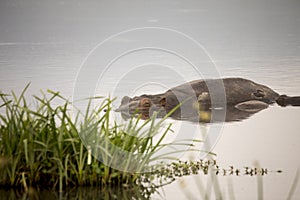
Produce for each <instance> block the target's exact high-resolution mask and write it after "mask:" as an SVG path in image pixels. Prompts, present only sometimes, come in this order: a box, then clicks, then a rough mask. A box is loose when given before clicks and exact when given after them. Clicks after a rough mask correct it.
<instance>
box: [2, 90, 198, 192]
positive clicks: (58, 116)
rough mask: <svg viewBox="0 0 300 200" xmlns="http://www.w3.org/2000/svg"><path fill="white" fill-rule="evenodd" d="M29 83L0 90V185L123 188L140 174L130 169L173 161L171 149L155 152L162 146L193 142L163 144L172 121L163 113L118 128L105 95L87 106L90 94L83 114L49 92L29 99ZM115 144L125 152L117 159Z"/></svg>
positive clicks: (131, 121)
mask: <svg viewBox="0 0 300 200" xmlns="http://www.w3.org/2000/svg"><path fill="white" fill-rule="evenodd" d="M28 87H29V85H27V86H26V87H25V89H24V90H23V91H22V93H21V94H20V95H19V96H17V95H16V94H15V93H14V92H12V93H11V94H10V95H8V94H4V93H0V100H1V101H0V109H1V110H0V185H1V187H22V188H24V189H25V191H26V190H29V188H30V187H31V186H43V187H51V188H58V189H59V190H60V191H61V190H63V188H64V187H68V186H101V187H104V186H122V187H128V185H131V184H137V183H138V181H137V180H138V178H139V177H141V173H134V172H143V171H145V169H146V168H147V167H150V165H149V164H150V163H151V162H153V161H158V160H160V159H161V158H164V159H165V158H168V159H174V158H172V157H171V156H170V155H171V154H172V153H173V152H170V153H168V155H165V154H163V155H157V154H156V152H158V151H159V150H161V149H162V148H164V147H165V146H172V145H173V146H176V145H187V146H191V143H192V142H193V141H192V140H191V141H185V142H183V143H182V142H173V143H167V144H165V143H163V138H164V137H165V135H166V134H167V133H169V132H171V125H166V126H165V125H164V120H165V119H166V118H167V117H168V116H166V117H165V118H163V119H160V120H159V121H155V120H156V119H155V116H154V117H153V118H151V119H149V120H145V121H144V120H140V119H139V117H138V118H133V119H131V120H130V121H129V123H127V125H126V126H122V125H119V124H117V123H116V122H114V121H112V120H111V119H110V113H111V103H112V100H110V99H101V100H102V101H101V103H99V105H98V106H96V107H95V108H91V101H92V100H97V99H98V98H91V99H89V103H88V104H87V105H88V106H87V109H86V112H85V113H81V112H80V111H78V112H77V113H75V114H74V115H71V114H70V108H71V106H72V104H71V102H69V101H68V100H67V99H65V98H64V97H62V96H61V95H60V93H59V92H53V91H50V90H48V91H47V93H46V94H45V93H42V95H40V96H33V97H34V100H33V102H34V103H28V102H27V101H26V98H25V92H26V90H27V88H28ZM61 102H62V103H61ZM138 124H139V125H138ZM162 127H164V131H163V134H162V135H161V136H160V139H159V140H158V141H156V142H155V141H154V140H153V137H154V136H155V135H156V134H157V133H158V132H159V131H160V130H161V128H162ZM91 144H93V145H91ZM109 144H110V145H109ZM118 148H122V149H123V150H124V151H126V152H129V153H130V154H129V155H130V156H127V157H126V158H125V159H119V158H120V155H119V156H116V154H117V153H119V152H118V151H117V150H118ZM190 150H192V149H190ZM174 152H177V151H176V149H175V150H174ZM92 154H93V155H94V156H93V157H92V156H91V155H92ZM99 160H100V161H102V162H100V161H99ZM103 163H105V164H103ZM111 166H122V167H123V168H122V170H119V169H116V168H114V167H111ZM148 169H150V168H148Z"/></svg>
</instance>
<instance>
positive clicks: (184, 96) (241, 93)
mask: <svg viewBox="0 0 300 200" xmlns="http://www.w3.org/2000/svg"><path fill="white" fill-rule="evenodd" d="M275 102H277V103H278V104H279V105H280V106H287V105H293V106H300V97H288V96H286V95H279V94H278V93H276V92H275V91H273V90H272V89H271V88H269V87H267V86H265V85H262V84H258V83H255V82H253V81H251V80H247V79H243V78H224V79H208V80H195V81H191V82H188V83H185V84H182V85H179V86H177V87H174V88H171V89H169V90H168V91H166V92H165V93H162V94H155V95H141V96H136V97H133V98H130V97H128V96H125V97H123V99H122V101H121V105H120V107H119V108H118V109H117V110H116V111H117V112H121V113H122V116H123V117H125V118H126V117H131V116H132V115H135V114H139V115H140V116H141V118H142V119H148V118H149V117H150V116H151V115H152V114H153V113H154V112H156V113H157V116H158V117H163V116H165V115H166V114H167V113H169V112H171V114H170V116H171V117H173V118H175V119H182V120H190V121H203V122H210V119H211V112H212V110H219V111H215V113H217V114H218V113H222V110H223V112H224V110H225V112H226V117H225V121H235V120H241V119H244V118H247V117H249V116H250V115H252V114H253V113H255V112H258V111H260V110H262V109H265V108H267V107H268V106H269V105H270V104H273V103H275ZM179 104H180V106H179ZM220 121H222V119H220Z"/></svg>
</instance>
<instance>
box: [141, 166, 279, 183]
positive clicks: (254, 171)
mask: <svg viewBox="0 0 300 200" xmlns="http://www.w3.org/2000/svg"><path fill="white" fill-rule="evenodd" d="M281 172H282V171H281V170H269V169H267V168H258V167H244V168H242V169H239V168H235V167H234V166H229V167H228V168H222V167H220V166H219V165H218V163H217V160H199V161H180V160H179V161H176V162H172V163H170V164H166V163H161V164H160V165H158V166H155V168H153V170H152V171H151V172H149V173H144V174H143V175H142V176H140V177H139V179H138V181H139V182H140V183H148V187H153V188H157V187H161V186H163V185H166V184H169V183H171V182H173V181H175V180H177V178H180V177H184V176H189V175H197V174H202V175H209V174H213V175H220V176H265V175H267V174H268V173H281Z"/></svg>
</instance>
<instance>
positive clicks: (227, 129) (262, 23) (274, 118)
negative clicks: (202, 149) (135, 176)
mask: <svg viewBox="0 0 300 200" xmlns="http://www.w3.org/2000/svg"><path fill="white" fill-rule="evenodd" d="M299 10H300V2H299V1H297V0H288V1H284V0H282V1H279V0H277V1H271V0H264V1H251V2H250V1H249V2H248V1H247V2H246V1H242V2H240V1H233V0H232V1H226V2H212V1H203V2H202V1H188V2H181V1H164V2H160V3H159V2H153V3H149V2H130V3H129V2H128V3H126V2H124V1H120V2H118V3H116V2H110V1H100V2H96V1H90V2H89V3H87V4H81V2H74V3H72V4H69V3H68V2H65V1H60V2H59V1H57V2H54V3H53V2H52V1H43V2H39V3H36V2H33V1H32V2H31V1H28V2H27V3H26V4H25V3H22V2H18V1H1V3H0V25H1V29H0V86H1V87H0V89H1V90H2V91H5V92H9V91H10V90H14V91H16V92H20V91H21V90H22V88H24V87H25V85H26V84H27V83H28V82H30V83H31V86H30V88H29V91H28V96H30V94H37V93H38V92H39V90H40V89H42V90H46V89H52V90H57V91H60V92H61V93H62V94H63V95H64V96H67V97H69V98H70V99H72V97H74V96H75V99H76V98H81V97H84V96H85V97H86V96H87V95H104V96H108V95H111V96H113V97H118V99H117V101H116V103H115V105H114V106H118V104H119V101H120V98H121V97H122V96H124V95H128V96H133V95H140V94H143V93H158V92H162V91H164V90H166V89H167V88H170V87H173V86H176V85H178V84H181V83H183V82H185V81H190V80H194V79H198V78H203V77H204V78H206V77H229V76H231V77H244V78H248V79H251V80H254V81H256V82H258V83H262V84H265V85H268V86H269V87H271V88H272V89H274V90H275V91H277V92H278V93H280V94H287V95H291V96H292V95H300V12H299ZM141 27H161V28H167V29H157V28H156V29H153V28H152V29H141V30H140V29H137V30H131V31H128V32H122V31H124V30H130V29H134V28H141ZM174 30H175V31H174ZM176 31H179V32H181V33H184V34H187V35H188V37H186V36H185V35H182V34H180V33H178V32H176ZM114 34H118V35H114ZM113 35H114V36H113ZM110 36H113V37H111V38H109V37H110ZM189 37H192V38H193V39H195V40H196V41H197V42H198V43H200V44H201V46H200V47H199V46H197V45H196V43H195V42H194V41H192V40H191V39H190V38H189ZM107 38H108V40H107V41H106V42H104V43H103V44H101V45H98V44H99V43H100V42H102V41H104V40H105V39H107ZM97 45H98V48H96V49H94V48H95V47H96V46H97ZM93 49H94V51H92V50H93ZM176 52H177V53H176ZM185 58H186V59H185ZM188 61H189V62H188ZM193 65H194V66H193ZM80 69H81V71H80ZM119 117H120V116H118V114H116V118H118V119H119ZM299 121H300V108H299V107H287V108H281V107H279V106H271V107H270V108H269V109H267V110H263V111H261V112H259V113H256V114H255V115H253V116H252V117H251V118H249V119H247V120H244V121H241V122H234V123H226V124H224V125H223V126H222V127H221V129H220V132H219V133H220V137H219V140H218V142H217V143H216V145H215V148H214V149H213V152H215V153H217V159H218V162H219V164H220V165H221V166H222V167H229V166H230V165H234V166H235V167H239V168H243V167H244V166H251V165H253V162H254V161H258V162H259V163H260V165H261V166H262V167H266V168H269V169H274V170H275V169H281V170H283V173H281V174H269V175H267V176H265V177H263V189H264V197H265V199H285V198H286V197H287V195H288V191H289V189H290V188H291V184H292V180H293V178H294V176H295V173H296V170H297V169H298V168H299V167H300V159H299V155H298V152H299V149H300V143H299V141H300V135H299V134H300V132H299V130H300V124H299ZM172 122H174V121H172ZM174 123H175V124H174V126H175V127H177V128H178V127H179V130H181V131H179V132H182V130H185V131H186V135H185V136H186V137H187V138H189V137H195V136H198V135H199V134H201V133H200V129H199V127H198V125H194V124H191V123H187V122H174ZM212 126H214V125H208V128H209V127H212ZM182 127H184V128H182ZM185 128H188V129H185ZM169 140H172V138H169ZM194 156H197V155H194ZM199 180H200V181H202V183H203V184H204V185H207V184H208V185H209V183H208V182H209V178H208V177H203V176H200V177H188V178H184V183H185V184H186V185H187V187H186V188H185V189H184V188H183V186H182V185H180V181H177V182H174V183H173V184H170V185H168V186H166V187H164V188H163V189H162V190H161V195H154V196H153V199H173V198H175V197H176V198H177V199H190V198H191V197H190V196H188V195H191V196H192V197H194V199H199V198H201V194H200V193H199V190H198V186H199ZM230 181H231V182H232V185H233V190H234V193H235V196H236V199H255V198H257V188H256V187H257V185H256V184H257V183H256V182H257V180H256V177H222V176H220V177H219V182H220V188H221V191H222V193H223V194H224V196H225V198H226V199H227V198H229V196H228V187H229V184H228V183H229V182H230ZM299 196H300V188H299V186H298V188H297V189H296V191H295V197H299ZM295 199H296V198H295Z"/></svg>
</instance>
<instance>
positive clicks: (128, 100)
mask: <svg viewBox="0 0 300 200" xmlns="http://www.w3.org/2000/svg"><path fill="white" fill-rule="evenodd" d="M131 100H132V98H130V97H129V96H124V97H123V98H122V100H121V105H124V104H128V103H129V102H130V101H131Z"/></svg>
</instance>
